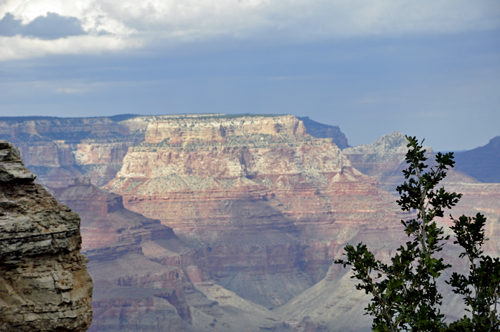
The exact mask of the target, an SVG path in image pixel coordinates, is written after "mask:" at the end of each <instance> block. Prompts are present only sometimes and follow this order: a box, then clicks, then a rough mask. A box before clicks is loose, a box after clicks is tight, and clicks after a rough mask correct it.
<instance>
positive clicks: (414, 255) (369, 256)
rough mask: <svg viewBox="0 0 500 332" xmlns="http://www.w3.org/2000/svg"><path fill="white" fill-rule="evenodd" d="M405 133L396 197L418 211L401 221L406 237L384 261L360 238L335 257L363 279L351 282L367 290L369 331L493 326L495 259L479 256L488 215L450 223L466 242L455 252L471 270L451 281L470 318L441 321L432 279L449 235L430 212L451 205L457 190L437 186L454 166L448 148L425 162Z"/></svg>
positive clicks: (499, 270) (498, 269)
mask: <svg viewBox="0 0 500 332" xmlns="http://www.w3.org/2000/svg"><path fill="white" fill-rule="evenodd" d="M406 138H407V140H408V148H409V149H408V152H407V154H406V162H407V163H408V169H406V170H404V171H403V174H404V177H405V182H404V183H403V184H402V185H400V186H398V187H397V191H398V193H399V194H400V198H399V200H398V201H397V203H398V205H399V206H400V207H401V209H402V210H403V211H408V212H416V217H415V218H413V219H411V220H402V221H401V223H402V224H403V226H404V230H405V233H406V234H407V235H408V236H409V237H410V240H409V241H408V242H406V244H405V245H402V246H400V247H399V248H398V249H397V251H396V254H395V255H394V257H392V258H391V260H390V263H389V264H387V263H383V262H381V261H379V260H377V259H376V258H375V256H374V255H373V253H372V252H371V251H369V250H368V248H367V247H366V245H365V244H363V243H359V244H358V245H357V246H356V247H354V246H352V245H349V244H348V245H347V246H346V247H345V248H344V250H345V255H346V256H347V259H346V260H336V261H335V263H337V264H343V265H344V267H346V266H351V268H352V273H353V276H352V278H356V279H358V280H359V281H360V283H359V284H358V285H357V286H356V288H357V289H359V290H364V291H365V292H366V293H367V294H371V296H372V298H371V301H370V304H369V305H368V306H367V307H366V309H365V310H366V314H369V315H372V316H374V320H373V325H372V329H373V331H377V332H378V331H391V332H395V331H498V321H499V319H498V313H497V311H496V305H497V303H498V295H499V282H500V263H499V261H498V259H491V258H490V257H489V256H484V255H482V251H481V245H482V244H483V243H484V240H485V238H484V231H483V230H482V229H483V227H484V222H485V218H484V216H482V215H480V214H478V216H476V217H475V218H468V217H465V216H462V217H460V218H459V219H458V220H454V222H455V226H453V227H452V230H453V231H454V232H455V234H456V235H457V241H455V243H458V244H459V245H460V246H462V248H464V249H465V252H464V253H463V254H461V256H460V257H464V256H467V257H468V258H469V261H470V262H471V269H470V273H469V277H465V276H463V275H459V274H457V273H454V274H453V275H452V278H451V279H450V281H448V283H449V284H450V285H452V286H453V287H454V288H453V289H454V292H455V293H458V294H462V295H463V296H464V300H465V303H466V305H467V306H468V308H470V309H469V311H470V312H471V316H472V317H467V316H464V318H462V319H460V320H459V321H457V322H454V323H452V324H451V325H450V326H448V325H447V324H446V323H445V321H444V319H445V317H444V315H443V314H442V313H441V311H440V306H441V305H442V298H443V297H442V295H441V293H440V292H439V291H438V288H437V278H438V277H439V276H440V275H441V273H442V272H443V271H444V270H445V269H447V268H449V267H450V265H449V264H445V262H444V261H443V259H442V258H438V256H437V253H438V252H440V251H441V250H442V249H443V245H444V244H445V243H446V241H447V240H448V239H449V237H448V236H444V231H443V228H442V227H438V226H437V224H436V222H435V218H437V217H443V216H444V210H445V209H450V208H452V207H453V206H455V205H456V204H457V203H458V201H459V200H460V198H461V196H462V195H461V194H457V193H454V192H447V191H446V190H444V188H442V187H441V188H438V185H439V183H440V182H441V181H442V180H443V179H444V178H445V177H446V171H447V170H448V169H449V168H452V167H453V166H454V161H453V153H447V154H442V153H437V154H436V159H435V161H436V162H435V165H434V166H433V167H429V166H428V165H427V164H426V163H425V162H426V161H427V158H426V156H425V152H426V151H425V150H424V149H423V147H422V143H423V141H422V143H419V142H418V140H417V139H416V137H408V136H406ZM488 278H490V279H488ZM488 280H490V282H489V281H488ZM481 324H483V325H481ZM488 324H489V325H488ZM486 326H488V328H489V329H487V328H486Z"/></svg>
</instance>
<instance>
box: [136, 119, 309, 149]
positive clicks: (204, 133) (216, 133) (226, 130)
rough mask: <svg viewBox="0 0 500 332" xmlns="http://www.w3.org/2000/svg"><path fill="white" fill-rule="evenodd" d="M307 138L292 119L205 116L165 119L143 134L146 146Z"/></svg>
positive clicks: (149, 127)
mask: <svg viewBox="0 0 500 332" xmlns="http://www.w3.org/2000/svg"><path fill="white" fill-rule="evenodd" d="M253 134H262V135H279V134H281V135H283V134H286V135H301V136H304V135H306V129H305V127H304V124H303V123H302V121H299V120H298V119H297V118H296V117H295V116H293V115H277V116H239V117H233V116H207V117H202V116H200V117H196V118H194V117H193V118H186V117H178V118H167V119H162V120H157V121H154V122H151V123H150V124H149V125H148V128H147V130H146V140H145V141H146V142H147V143H160V142H162V141H163V140H165V139H168V144H171V145H174V144H181V143H186V142H191V141H196V140H202V141H205V142H225V141H226V137H228V136H248V135H253Z"/></svg>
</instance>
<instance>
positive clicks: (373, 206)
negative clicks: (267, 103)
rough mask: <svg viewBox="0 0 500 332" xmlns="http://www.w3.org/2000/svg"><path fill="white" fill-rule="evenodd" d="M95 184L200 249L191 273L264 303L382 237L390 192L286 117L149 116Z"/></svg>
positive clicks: (390, 224)
mask: <svg viewBox="0 0 500 332" xmlns="http://www.w3.org/2000/svg"><path fill="white" fill-rule="evenodd" d="M145 136H146V142H144V143H142V144H140V145H138V146H136V147H133V148H131V149H129V152H128V153H127V155H126V156H125V158H124V160H123V167H122V169H121V170H120V172H118V173H117V176H116V178H115V179H114V180H112V181H111V182H110V183H108V184H107V185H106V186H105V187H104V188H105V189H107V190H110V191H113V192H115V193H117V194H119V195H122V196H123V202H124V205H125V207H127V208H128V209H130V210H133V211H136V212H139V213H141V214H143V215H144V216H147V217H149V218H155V219H159V220H161V222H162V224H164V225H166V226H169V227H172V228H173V229H174V231H175V233H176V234H177V236H179V238H181V239H182V240H183V241H184V242H185V243H187V244H188V245H189V246H190V247H192V248H198V250H197V255H198V257H197V258H196V259H198V261H200V260H202V261H203V262H206V264H203V265H200V266H199V270H200V271H199V274H198V278H199V281H207V280H211V279H213V280H216V281H217V283H218V284H219V285H221V286H223V287H225V288H226V289H228V290H230V291H233V292H235V293H236V294H237V295H238V296H241V297H243V298H245V299H247V300H250V301H252V302H254V303H257V304H260V305H263V306H265V307H268V308H274V307H276V306H279V305H283V304H284V303H286V302H287V301H289V300H290V299H292V298H293V297H294V296H296V295H298V294H300V293H301V292H302V291H304V290H305V289H307V288H309V287H310V286H312V285H313V284H314V283H316V282H317V281H318V280H321V279H322V278H323V277H324V276H325V275H326V271H327V270H328V268H329V267H330V265H331V262H332V260H333V258H334V257H335V256H336V255H338V254H339V252H340V250H341V245H342V244H344V243H345V242H346V241H348V240H352V239H365V240H367V241H368V242H370V243H372V244H373V245H375V246H377V247H378V248H383V247H385V246H386V245H387V239H385V238H383V236H381V234H387V230H388V229H399V225H398V223H397V222H394V221H395V220H396V219H397V217H396V215H397V212H396V209H395V206H394V203H393V201H392V197H391V196H390V195H389V194H387V193H386V192H384V191H380V190H379V189H378V186H377V181H376V180H375V179H374V178H371V177H369V176H366V175H363V174H362V173H360V172H359V171H357V170H356V169H354V168H353V167H352V166H351V164H350V162H349V161H348V160H347V158H346V157H345V155H344V154H343V153H342V151H341V150H340V149H339V148H338V147H337V146H336V145H335V144H334V143H333V142H332V139H318V138H314V137H312V136H310V135H308V134H307V133H306V131H305V130H304V127H303V124H302V122H301V121H299V120H298V119H297V118H295V117H293V116H269V117H264V116H255V117H245V116H242V117H206V118H190V119H185V118H178V119H168V121H160V120H158V121H156V122H154V123H151V124H150V125H149V126H148V128H147V130H146V134H145Z"/></svg>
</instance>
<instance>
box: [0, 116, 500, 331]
mask: <svg viewBox="0 0 500 332" xmlns="http://www.w3.org/2000/svg"><path fill="white" fill-rule="evenodd" d="M0 120H1V119H0ZM310 133H314V135H315V136H317V137H314V136H312V135H310ZM0 138H5V139H9V140H11V141H13V142H15V144H16V145H18V146H19V148H20V151H21V154H22V155H23V158H25V162H26V164H27V166H28V167H29V168H30V169H31V170H33V171H34V172H35V173H36V174H37V176H38V178H37V181H39V182H40V183H42V184H44V185H45V186H47V187H48V189H49V191H50V192H51V193H52V194H53V195H54V197H55V198H56V199H57V200H58V201H59V202H60V203H62V204H65V205H67V206H68V207H69V208H71V209H72V210H73V211H75V212H77V213H78V214H79V215H80V217H81V232H82V237H83V244H82V250H83V252H84V253H85V254H86V255H87V256H88V257H89V259H90V262H89V263H88V264H87V267H88V271H89V273H90V275H91V276H92V278H93V280H94V296H93V299H92V305H93V311H94V315H93V323H92V325H91V327H90V331H118V330H120V331H121V330H123V331H136V330H141V331H160V330H161V331H193V332H194V331H261V330H270V331H296V332H303V331H308V332H314V331H318V332H319V331H365V330H369V326H370V318H369V317H367V316H364V315H363V308H364V307H365V306H366V303H367V302H368V299H369V298H368V297H366V295H364V294H363V293H362V292H358V291H356V290H355V287H354V286H355V282H354V281H353V280H352V279H350V278H349V277H350V273H349V272H348V271H346V270H344V269H342V268H341V267H340V266H338V265H333V264H332V262H333V260H334V259H336V258H341V256H342V251H343V246H344V245H345V244H346V243H352V244H355V243H358V242H361V241H362V242H364V243H366V244H367V245H368V247H370V248H371V249H372V250H374V252H375V253H376V255H378V256H379V257H382V258H384V257H385V258H387V257H389V255H390V254H391V252H392V251H393V250H394V249H395V248H396V247H397V246H398V245H399V244H401V243H403V242H405V241H406V236H405V235H404V234H402V232H401V229H402V228H401V225H400V220H401V219H404V218H407V217H408V215H406V214H403V213H402V212H400V210H399V209H398V206H397V205H396V203H395V201H396V195H397V194H396V193H395V187H396V185H398V184H400V183H402V175H401V170H402V169H403V168H404V167H405V163H404V155H405V153H406V140H405V138H404V135H401V134H399V133H393V134H390V135H387V136H384V137H382V138H381V139H380V140H378V141H376V142H374V143H373V144H371V145H364V146H358V147H349V145H348V143H347V139H346V138H345V135H343V134H342V133H341V132H340V129H338V127H332V126H326V125H322V124H319V123H317V122H314V121H312V120H310V119H308V118H296V117H295V116H291V115H279V116H252V115H241V116H227V115H223V114H215V115H213V114H211V115H208V114H205V115H178V116H173V115H172V116H132V115H129V116H117V117H112V118H79V119H60V118H52V119H47V118H31V119H24V120H23V119H22V118H21V120H19V119H17V120H15V121H14V120H11V121H0ZM429 153H431V154H432V153H433V152H432V149H430V148H429ZM457 168H458V167H457ZM37 172H38V173H37ZM445 186H446V187H447V189H451V190H455V191H458V192H462V193H463V194H464V197H463V199H462V201H461V203H460V205H459V206H457V208H456V209H454V210H453V214H454V215H458V214H459V213H460V214H461V213H465V214H468V215H471V214H475V213H476V212H477V211H481V212H484V213H485V214H486V216H487V217H488V220H489V223H488V228H487V232H488V234H487V236H488V237H489V238H490V239H491V240H490V241H489V242H488V247H487V251H488V253H492V254H494V255H498V252H499V249H500V248H499V243H500V242H499V235H498V234H499V229H498V225H499V224H500V219H499V218H500V205H499V203H498V202H499V200H498V198H500V184H497V183H482V182H479V181H478V180H476V179H474V178H472V177H471V176H468V175H466V174H464V173H462V172H460V171H452V172H450V173H449V177H448V178H447V181H446V183H445ZM450 222H451V220H450V219H449V218H444V219H443V220H442V222H441V223H442V224H443V225H450ZM446 255H447V257H449V258H450V260H451V261H453V262H454V264H453V265H454V266H456V267H457V268H460V266H461V265H460V264H461V263H460V262H459V261H458V260H457V258H456V257H458V252H457V248H454V247H453V246H452V245H450V246H449V247H448V248H447V251H446ZM447 296H448V297H447V298H446V299H447V301H448V303H447V308H446V313H447V315H448V316H449V317H457V316H461V315H462V310H463V308H461V307H460V306H459V305H455V303H458V302H460V301H461V300H460V299H459V298H458V297H456V296H455V297H454V296H453V295H452V294H447Z"/></svg>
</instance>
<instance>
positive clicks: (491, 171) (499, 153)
mask: <svg viewBox="0 0 500 332" xmlns="http://www.w3.org/2000/svg"><path fill="white" fill-rule="evenodd" d="M455 161H456V164H455V169H457V170H459V171H462V172H463V173H465V174H467V175H470V176H472V177H474V178H476V179H478V180H479V181H481V182H500V136H496V137H494V138H492V139H491V140H490V142H489V143H488V144H486V145H485V146H481V147H478V148H475V149H473V150H469V151H465V152H456V153H455Z"/></svg>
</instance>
